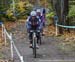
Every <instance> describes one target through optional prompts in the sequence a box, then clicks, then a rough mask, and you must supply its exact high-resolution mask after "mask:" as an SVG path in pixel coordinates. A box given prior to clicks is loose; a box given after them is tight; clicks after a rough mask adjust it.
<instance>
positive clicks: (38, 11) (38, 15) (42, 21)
mask: <svg viewBox="0 0 75 62" xmlns="http://www.w3.org/2000/svg"><path fill="white" fill-rule="evenodd" d="M36 12H37V18H39V19H40V20H41V24H42V26H43V28H42V30H41V31H42V34H43V35H44V33H43V29H44V26H45V18H44V16H43V12H41V10H40V9H37V10H36Z"/></svg>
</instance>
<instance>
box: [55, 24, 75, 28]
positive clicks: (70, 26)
mask: <svg viewBox="0 0 75 62" xmlns="http://www.w3.org/2000/svg"><path fill="white" fill-rule="evenodd" d="M56 26H59V27H63V28H75V26H65V25H59V24H56Z"/></svg>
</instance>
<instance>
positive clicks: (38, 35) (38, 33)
mask: <svg viewBox="0 0 75 62" xmlns="http://www.w3.org/2000/svg"><path fill="white" fill-rule="evenodd" d="M36 36H37V43H39V40H40V32H37V34H36Z"/></svg>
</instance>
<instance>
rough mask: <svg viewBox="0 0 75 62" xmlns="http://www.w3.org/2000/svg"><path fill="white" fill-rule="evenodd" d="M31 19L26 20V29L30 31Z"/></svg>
mask: <svg viewBox="0 0 75 62" xmlns="http://www.w3.org/2000/svg"><path fill="white" fill-rule="evenodd" d="M29 18H30V17H28V19H27V20H26V28H27V30H29V29H30V22H29Z"/></svg>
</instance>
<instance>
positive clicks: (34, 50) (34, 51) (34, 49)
mask: <svg viewBox="0 0 75 62" xmlns="http://www.w3.org/2000/svg"><path fill="white" fill-rule="evenodd" d="M33 42H34V46H33V56H34V58H36V38H34V39H33Z"/></svg>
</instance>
